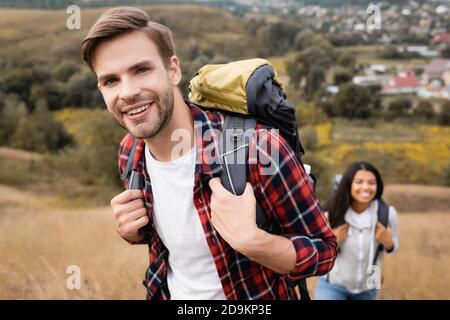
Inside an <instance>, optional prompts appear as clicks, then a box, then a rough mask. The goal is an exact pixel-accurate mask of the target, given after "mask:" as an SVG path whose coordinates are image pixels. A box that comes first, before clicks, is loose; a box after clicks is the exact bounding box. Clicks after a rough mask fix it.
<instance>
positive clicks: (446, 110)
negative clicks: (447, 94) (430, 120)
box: [439, 101, 450, 126]
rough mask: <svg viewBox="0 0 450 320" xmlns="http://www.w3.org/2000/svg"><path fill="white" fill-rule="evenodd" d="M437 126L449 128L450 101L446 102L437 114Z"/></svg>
mask: <svg viewBox="0 0 450 320" xmlns="http://www.w3.org/2000/svg"><path fill="white" fill-rule="evenodd" d="M439 124H440V125H443V126H450V101H446V102H445V103H444V104H443V105H442V107H441V112H440V113H439Z"/></svg>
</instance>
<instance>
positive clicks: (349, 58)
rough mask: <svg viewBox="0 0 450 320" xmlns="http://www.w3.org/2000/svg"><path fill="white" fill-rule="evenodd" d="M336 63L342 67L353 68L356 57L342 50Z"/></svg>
mask: <svg viewBox="0 0 450 320" xmlns="http://www.w3.org/2000/svg"><path fill="white" fill-rule="evenodd" d="M337 64H338V65H339V66H340V67H343V68H349V69H353V68H354V66H355V64H356V58H355V56H354V55H353V54H351V53H349V52H344V53H341V54H340V55H339V57H338V60H337Z"/></svg>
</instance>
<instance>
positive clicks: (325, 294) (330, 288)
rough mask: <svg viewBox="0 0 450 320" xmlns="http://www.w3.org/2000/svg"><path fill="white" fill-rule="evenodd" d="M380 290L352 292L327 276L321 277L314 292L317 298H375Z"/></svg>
mask: <svg viewBox="0 0 450 320" xmlns="http://www.w3.org/2000/svg"><path fill="white" fill-rule="evenodd" d="M377 293H378V290H377V289H372V290H367V291H363V292H361V293H351V292H350V291H348V289H347V288H346V287H344V286H341V285H338V284H334V283H330V282H328V281H327V278H326V276H323V277H320V278H319V281H318V282H317V286H316V290H315V292H314V299H315V300H375V299H376V297H377Z"/></svg>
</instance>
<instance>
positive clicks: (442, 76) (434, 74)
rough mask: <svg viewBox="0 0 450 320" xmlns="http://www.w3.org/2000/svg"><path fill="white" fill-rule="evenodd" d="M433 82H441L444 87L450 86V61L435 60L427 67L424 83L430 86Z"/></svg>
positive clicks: (423, 78) (424, 73)
mask: <svg viewBox="0 0 450 320" xmlns="http://www.w3.org/2000/svg"><path fill="white" fill-rule="evenodd" d="M433 81H439V82H440V83H441V84H442V86H444V85H449V84H450V60H448V59H433V60H431V61H430V62H429V63H428V64H427V65H426V66H425V70H424V72H423V75H422V83H423V84H424V85H429V84H431V83H432V82H433Z"/></svg>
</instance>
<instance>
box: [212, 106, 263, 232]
mask: <svg viewBox="0 0 450 320" xmlns="http://www.w3.org/2000/svg"><path fill="white" fill-rule="evenodd" d="M255 127H256V120H255V119H252V118H243V117H239V116H234V115H226V116H225V121H224V125H223V129H222V134H221V137H220V141H219V154H220V157H221V160H222V168H223V171H222V174H221V176H220V180H221V182H222V185H223V187H224V188H225V189H227V190H228V191H230V192H232V193H234V194H235V195H242V194H243V193H244V190H245V186H246V184H247V159H248V152H249V147H248V144H249V143H250V141H249V138H250V137H251V136H250V135H249V134H248V133H249V132H250V131H248V130H254V129H255ZM256 223H257V225H258V226H259V227H264V226H265V225H266V224H267V218H266V215H265V213H264V211H263V210H262V208H261V207H260V205H259V204H258V203H257V208H256Z"/></svg>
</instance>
